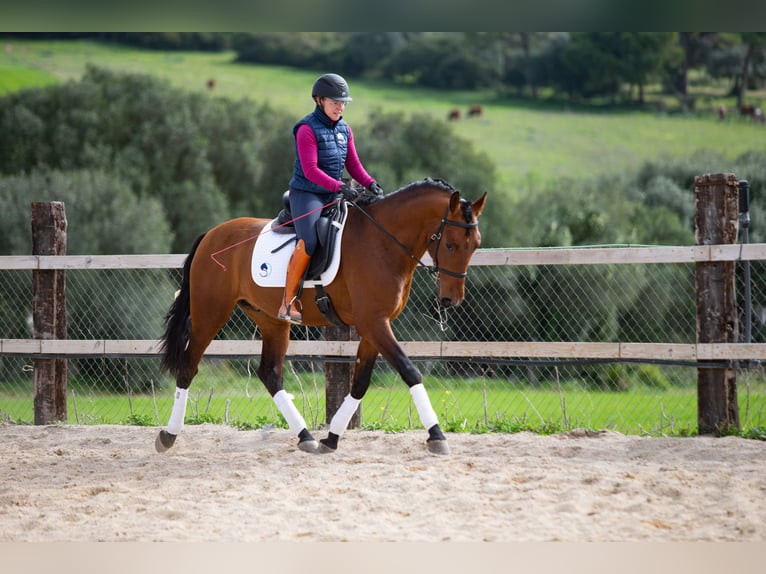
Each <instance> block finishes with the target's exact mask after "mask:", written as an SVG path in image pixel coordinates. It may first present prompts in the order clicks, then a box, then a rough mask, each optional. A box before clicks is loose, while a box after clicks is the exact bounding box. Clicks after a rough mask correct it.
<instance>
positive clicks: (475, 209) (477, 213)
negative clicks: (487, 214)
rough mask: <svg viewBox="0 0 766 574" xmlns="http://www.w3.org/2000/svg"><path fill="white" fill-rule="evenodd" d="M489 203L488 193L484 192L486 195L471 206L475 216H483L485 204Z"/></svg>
mask: <svg viewBox="0 0 766 574" xmlns="http://www.w3.org/2000/svg"><path fill="white" fill-rule="evenodd" d="M485 201H487V192H486V191H485V192H484V195H482V196H481V197H480V198H479V199H477V200H476V201H474V202H473V203H472V204H471V211H473V214H474V215H475V216H476V217H477V218H478V217H479V216H480V215H481V212H482V210H483V209H484V202H485Z"/></svg>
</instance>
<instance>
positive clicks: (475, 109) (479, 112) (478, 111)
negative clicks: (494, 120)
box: [468, 104, 484, 118]
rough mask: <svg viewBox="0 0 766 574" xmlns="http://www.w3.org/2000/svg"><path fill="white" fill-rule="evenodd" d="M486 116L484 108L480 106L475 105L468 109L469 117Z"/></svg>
mask: <svg viewBox="0 0 766 574" xmlns="http://www.w3.org/2000/svg"><path fill="white" fill-rule="evenodd" d="M483 115H484V108H482V107H481V106H480V105H479V104H474V105H472V106H471V107H470V108H468V117H469V118H473V117H479V118H480V117H481V116H483Z"/></svg>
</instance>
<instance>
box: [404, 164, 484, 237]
mask: <svg viewBox="0 0 766 574" xmlns="http://www.w3.org/2000/svg"><path fill="white" fill-rule="evenodd" d="M424 187H430V188H436V189H440V190H442V191H444V192H445V193H449V194H452V193H454V192H456V191H458V190H457V189H455V188H454V187H452V185H450V184H449V183H447V182H446V181H445V180H443V179H439V178H433V177H427V178H425V179H421V180H418V181H413V182H412V183H408V184H407V185H405V186H404V187H400V188H399V189H397V190H396V191H395V192H394V193H399V192H400V191H402V192H404V191H409V190H412V189H420V188H424ZM460 206H461V207H462V209H463V217H464V218H465V222H466V223H472V222H473V210H472V209H471V202H470V201H468V200H467V199H463V198H460ZM470 231H471V230H470V229H466V233H467V234H468V233H470Z"/></svg>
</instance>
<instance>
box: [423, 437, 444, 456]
mask: <svg viewBox="0 0 766 574" xmlns="http://www.w3.org/2000/svg"><path fill="white" fill-rule="evenodd" d="M426 444H427V445H428V452H430V453H433V454H450V449H449V445H448V444H447V441H446V440H429V441H426Z"/></svg>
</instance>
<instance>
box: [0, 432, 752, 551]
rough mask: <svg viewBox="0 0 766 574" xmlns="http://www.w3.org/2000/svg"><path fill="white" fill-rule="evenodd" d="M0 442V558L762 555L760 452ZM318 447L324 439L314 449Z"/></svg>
mask: <svg viewBox="0 0 766 574" xmlns="http://www.w3.org/2000/svg"><path fill="white" fill-rule="evenodd" d="M157 431H158V429H156V428H143V427H126V426H48V427H35V426H17V425H12V424H3V425H0V542H26V541H44V542H58V541H62V542H70V541H91V542H94V541H123V540H125V541H228V542H268V541H333V542H337V541H355V542H378V541H381V542H382V541H394V542H400V541H477V542H478V541H497V542H513V541H574V542H584V541H764V540H766V442H761V441H753V440H745V439H741V438H735V437H727V438H711V437H700V438H642V437H636V436H624V435H620V434H616V433H611V432H603V433H597V434H595V435H589V436H586V435H585V434H584V433H578V432H576V431H575V432H573V433H569V434H566V435H556V436H539V435H534V434H527V433H521V434H512V435H506V434H489V435H470V434H462V433H461V434H449V435H448V437H449V442H450V446H451V449H452V454H451V455H449V456H437V455H433V454H429V453H428V452H427V451H426V448H425V438H426V433H425V432H424V431H409V432H405V433H399V434H385V433H383V432H379V431H356V430H352V431H348V432H347V433H346V434H345V435H344V436H343V438H342V439H341V443H340V447H339V449H338V451H337V452H336V453H333V454H329V455H317V454H307V453H304V452H301V451H299V450H298V449H297V448H296V439H295V438H294V437H292V436H290V435H289V434H288V432H287V431H284V430H273V429H272V430H268V431H265V430H259V431H238V430H236V429H233V428H230V427H225V426H215V425H202V426H187V427H186V428H185V429H184V430H183V432H182V433H181V435H180V436H179V438H178V441H177V442H176V445H175V446H174V447H173V449H171V450H170V451H168V452H167V453H165V454H158V453H157V452H155V449H154V439H155V436H156V434H157ZM316 436H317V438H321V437H322V436H324V433H323V432H317V433H316Z"/></svg>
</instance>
